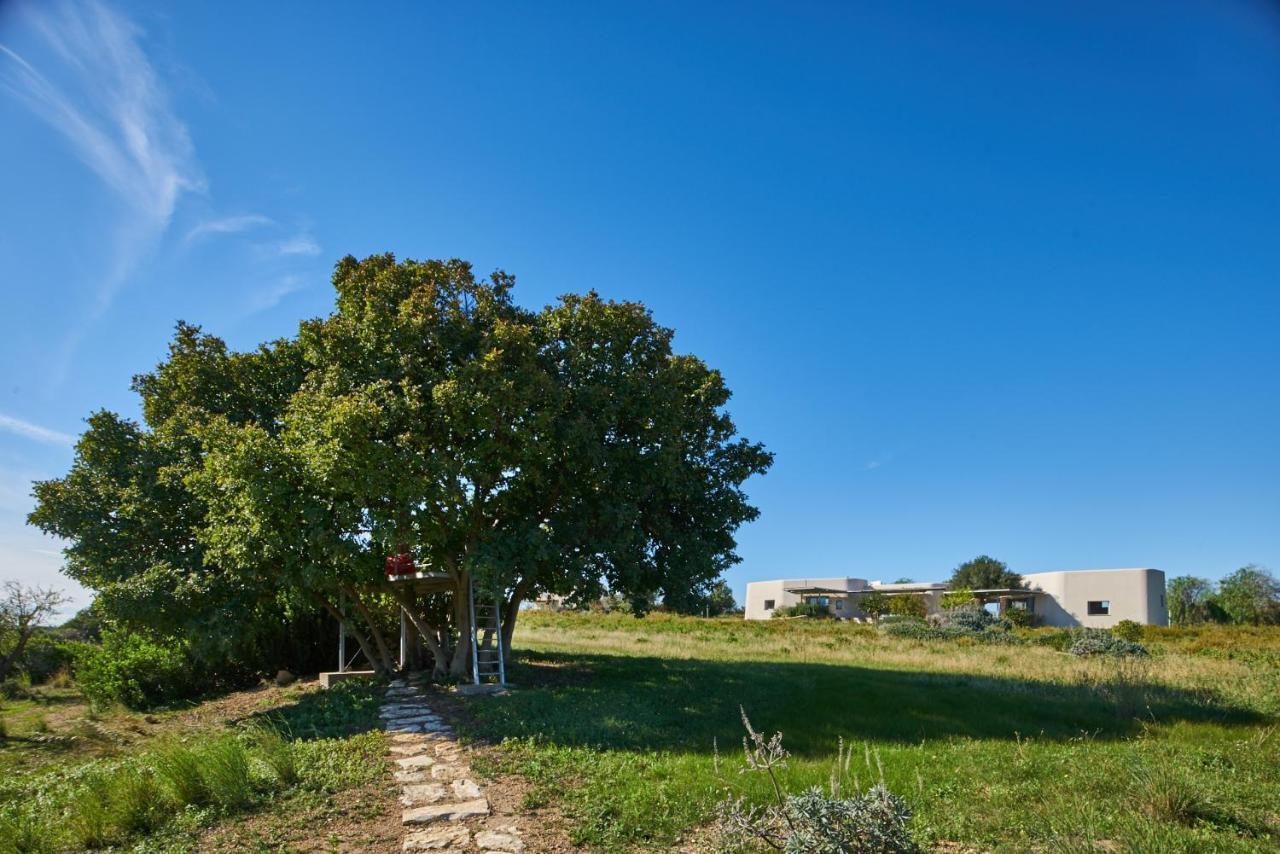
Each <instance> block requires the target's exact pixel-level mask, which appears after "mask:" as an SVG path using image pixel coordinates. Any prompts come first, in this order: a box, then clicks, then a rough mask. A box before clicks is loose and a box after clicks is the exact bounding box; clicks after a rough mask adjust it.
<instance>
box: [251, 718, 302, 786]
mask: <svg viewBox="0 0 1280 854" xmlns="http://www.w3.org/2000/svg"><path fill="white" fill-rule="evenodd" d="M250 738H251V740H252V742H253V745H254V747H255V748H257V754H258V758H259V759H261V760H262V762H263V763H264V764H265V765H266V766H267V767H268V768H270V769H271V773H273V774H274V775H275V777H276V779H277V780H279V781H280V783H281V784H282V785H285V786H292V785H293V784H294V783H296V782H298V757H297V754H296V753H295V752H294V749H293V745H292V744H290V743H289V741H288V739H286V738H285V737H284V735H283V734H282V733H281V726H279V725H277V724H275V723H272V722H271V721H263V722H261V723H259V724H257V725H256V726H255V727H254V728H253V730H252V731H251V733H250Z"/></svg>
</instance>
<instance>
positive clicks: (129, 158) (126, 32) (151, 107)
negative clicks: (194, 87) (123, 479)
mask: <svg viewBox="0 0 1280 854" xmlns="http://www.w3.org/2000/svg"><path fill="white" fill-rule="evenodd" d="M19 10H20V12H21V13H22V15H21V16H20V20H22V21H23V22H25V23H28V24H29V25H30V26H31V28H32V29H33V31H34V32H35V33H36V34H37V35H38V36H39V37H40V40H41V42H42V43H43V47H44V48H45V49H46V51H45V53H44V54H43V55H42V56H43V67H41V68H37V67H36V65H35V64H34V63H33V62H32V61H29V60H28V59H27V57H24V56H22V55H20V54H18V53H17V52H16V51H14V50H13V49H12V48H10V47H8V46H6V45H4V44H0V90H3V91H5V92H7V93H8V94H9V95H10V96H12V97H13V98H15V99H16V100H17V101H18V102H19V103H21V104H23V105H25V106H26V107H27V108H28V109H29V110H31V112H32V113H34V114H35V115H36V116H38V117H40V118H41V119H42V120H43V121H45V122H46V123H47V124H48V125H49V126H50V127H51V128H53V129H54V130H55V131H56V132H57V133H58V134H59V135H61V136H62V137H63V138H65V140H66V141H67V142H68V144H69V145H70V148H71V150H72V152H73V153H74V154H75V156H76V157H78V158H79V159H80V160H81V161H82V162H83V163H84V164H85V165H86V166H87V167H88V168H89V169H90V170H91V171H92V172H93V173H94V174H95V175H97V176H98V178H99V179H100V180H101V181H102V182H103V183H104V184H105V185H106V186H107V187H108V188H110V189H111V190H112V191H113V192H114V193H115V195H116V196H117V197H118V198H119V199H120V200H121V201H122V202H123V203H124V204H125V205H126V206H127V208H128V209H129V210H130V211H131V213H132V217H130V218H129V219H128V221H123V222H120V223H118V224H117V226H116V228H115V231H114V239H115V245H114V247H113V257H112V258H111V259H109V261H108V263H107V264H106V265H105V270H104V272H103V274H102V276H100V277H99V279H98V280H97V292H96V294H95V299H94V302H93V303H92V305H91V306H90V307H89V308H88V310H87V312H86V313H85V315H84V316H83V317H82V318H81V319H80V320H79V322H78V323H77V324H75V325H74V327H73V329H72V331H71V333H70V335H69V337H68V340H67V341H66V342H65V345H64V347H63V348H62V349H63V352H62V353H61V354H60V357H59V361H60V364H57V365H55V369H54V370H55V374H63V375H65V373H66V371H67V370H68V368H69V363H70V359H71V356H72V355H73V354H74V351H75V349H76V348H77V347H78V344H79V340H80V338H81V337H83V335H84V334H85V332H86V331H87V330H88V328H89V327H90V326H92V325H93V323H95V322H96V321H97V320H98V319H99V318H100V317H101V316H102V314H103V313H104V312H105V311H106V310H107V309H108V308H110V306H111V304H112V302H113V301H114V299H115V297H116V295H117V293H118V292H119V290H120V288H121V287H123V285H124V283H125V282H126V281H127V280H128V278H129V277H130V276H131V275H132V274H133V272H134V271H135V269H136V267H137V264H138V262H139V261H140V260H141V258H142V257H143V256H144V255H145V254H146V253H147V252H148V251H150V250H151V249H152V247H154V245H155V244H156V241H157V240H158V238H159V237H160V236H161V235H162V234H164V232H165V231H166V230H167V229H168V227H169V223H170V221H171V220H172V218H173V212H174V208H175V207H176V206H177V203H178V200H179V199H180V198H181V197H182V195H183V194H185V193H190V192H199V191H202V190H203V189H204V186H205V181H204V176H203V173H202V171H201V169H200V166H199V163H198V162H197V161H196V157H195V149H194V146H193V145H192V143H191V138H190V136H189V134H188V133H187V128H186V126H185V125H184V124H183V123H182V121H181V120H180V119H179V118H178V117H177V115H176V114H175V113H174V111H173V109H172V107H171V105H170V103H169V98H168V95H167V93H166V91H165V89H164V87H163V85H162V84H161V82H160V80H159V79H158V77H157V75H156V73H155V70H154V69H153V68H152V66H151V63H150V62H149V61H148V59H147V57H146V54H145V53H144V52H143V50H142V48H141V46H140V39H141V35H142V33H141V31H140V30H139V29H138V27H137V26H136V25H134V23H133V22H132V21H130V20H129V19H128V18H126V17H124V16H123V15H121V14H119V13H118V12H116V11H115V10H114V9H112V8H110V7H109V6H107V5H105V4H103V3H101V2H97V0H87V2H83V3H71V2H62V3H60V4H49V5H36V4H31V5H24V6H20V7H19ZM56 383H57V380H55V384H56Z"/></svg>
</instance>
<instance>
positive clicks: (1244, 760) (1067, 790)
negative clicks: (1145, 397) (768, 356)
mask: <svg viewBox="0 0 1280 854" xmlns="http://www.w3.org/2000/svg"><path fill="white" fill-rule="evenodd" d="M1145 642H1146V643H1147V644H1148V645H1149V646H1150V648H1151V649H1152V652H1153V655H1152V656H1151V657H1150V658H1149V659H1145V660H1141V661H1128V660H1125V661H1122V660H1116V659H1108V660H1097V659H1094V660H1079V659H1076V658H1074V657H1073V656H1070V655H1067V654H1065V653H1061V652H1058V651H1056V650H1054V649H1051V648H1048V647H1045V646H1039V645H1035V644H1034V643H1028V644H1027V645H1022V646H985V645H978V644H969V643H966V642H965V641H954V640H951V641H928V642H921V641H915V640H907V639H896V638H888V637H884V636H882V635H879V634H877V633H876V632H875V631H874V630H871V629H869V628H866V627H857V626H852V625H840V624H836V623H832V622H826V621H785V622H783V621H772V622H762V623H746V622H744V621H742V620H740V619H734V620H702V619H696V618H680V617H671V616H665V615H652V616H650V617H648V618H646V619H643V620H636V619H634V618H632V617H629V616H624V615H588V614H568V613H566V614H548V613H527V614H524V615H522V617H521V622H520V625H519V627H518V629H517V635H516V647H517V656H518V659H519V660H518V661H517V662H516V663H515V664H514V665H513V666H512V667H511V669H510V670H509V678H510V679H511V681H512V682H513V683H515V684H516V685H518V686H519V688H518V690H516V691H515V692H513V693H512V694H511V695H509V696H504V697H491V698H484V699H482V700H477V701H476V702H475V703H473V704H472V705H471V706H470V709H471V714H470V716H469V717H470V720H469V721H468V722H466V723H465V724H464V734H466V735H469V736H470V737H472V738H476V739H483V740H486V741H490V742H493V743H500V744H501V749H500V750H499V751H497V754H496V755H497V757H498V759H497V760H496V761H495V767H494V768H492V769H490V770H492V771H494V772H499V771H505V772H511V773H517V774H520V775H523V776H524V777H526V778H527V779H528V781H529V782H530V784H531V788H530V789H529V791H528V794H527V795H526V796H525V798H526V802H527V804H528V806H530V807H537V806H540V805H543V804H554V805H555V806H556V807H558V808H559V810H560V811H561V812H562V813H563V814H564V815H565V816H566V817H567V819H568V821H569V822H570V824H571V837H572V838H573V840H574V841H575V842H577V843H579V844H581V845H584V846H586V847H589V848H595V849H602V850H623V849H630V848H637V847H638V848H653V849H663V848H668V847H675V846H679V845H682V844H683V845H689V846H691V847H692V848H697V847H698V842H697V840H699V839H704V838H705V834H706V832H707V826H708V824H709V822H710V819H711V816H712V815H713V812H714V808H715V805H716V804H717V803H718V802H719V801H721V800H722V799H723V797H724V796H725V793H726V792H735V793H739V794H747V795H749V796H751V797H754V798H760V799H762V798H764V797H765V794H766V792H765V789H764V785H765V784H764V783H763V781H761V780H759V779H757V778H756V777H754V776H751V775H743V774H741V773H739V771H740V769H741V768H742V765H743V761H742V758H741V739H742V735H743V729H742V725H741V722H740V718H739V707H740V706H741V707H742V709H744V710H745V711H746V713H747V714H748V715H749V716H750V718H751V721H752V723H753V724H754V725H755V726H756V727H757V729H761V730H763V731H765V732H766V733H768V732H773V731H781V732H782V733H783V734H784V744H785V746H786V747H787V748H788V749H789V750H790V751H791V752H792V754H793V755H792V759H791V762H790V765H789V767H788V768H787V770H786V771H785V775H784V778H785V780H786V783H787V785H788V787H790V788H792V789H797V790H798V789H800V788H802V787H806V786H811V785H826V784H827V783H828V781H829V780H830V779H831V776H832V774H833V771H834V770H835V768H834V766H835V765H836V754H837V750H838V744H839V743H840V742H841V740H843V742H844V743H845V744H846V745H847V746H848V747H850V748H852V750H853V755H854V760H853V761H852V763H850V764H849V766H848V768H847V771H846V770H845V769H840V774H841V775H842V776H844V777H845V778H846V782H845V785H846V787H847V786H850V785H852V786H855V787H859V788H862V787H866V786H867V785H869V784H871V783H873V782H875V781H877V780H880V779H883V780H884V781H885V782H886V783H887V784H888V786H889V787H890V788H891V790H893V791H894V792H895V793H897V794H899V795H901V796H902V797H904V798H905V799H906V801H907V802H908V804H909V805H910V806H911V808H912V809H913V811H914V813H915V818H914V820H913V824H912V827H913V832H914V833H915V834H916V836H917V838H918V839H919V840H920V841H921V843H922V844H924V846H925V847H926V848H935V849H942V850H949V851H959V850H1000V851H1026V850H1045V851H1049V850H1053V851H1089V850H1121V851H1144V852H1147V851H1188V852H1191V851H1197V852H1199V851H1273V850H1276V849H1277V847H1278V845H1280V735H1278V734H1277V731H1276V723H1277V715H1280V631H1276V630H1265V629H1258V630H1249V629H1228V628H1210V629H1205V630H1199V631H1179V630H1163V631H1162V630H1149V632H1148V636H1147V638H1146V639H1145Z"/></svg>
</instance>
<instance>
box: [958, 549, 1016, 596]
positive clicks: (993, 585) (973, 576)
mask: <svg viewBox="0 0 1280 854" xmlns="http://www.w3.org/2000/svg"><path fill="white" fill-rule="evenodd" d="M1022 585H1023V582H1022V576H1021V575H1019V574H1018V573H1016V572H1013V571H1012V570H1010V569H1009V566H1008V565H1007V564H1006V563H1004V561H999V560H996V559H995V558H993V557H990V556H988V555H978V556H977V557H975V558H974V559H973V560H967V561H965V562H964V563H962V564H960V565H959V566H957V567H956V568H955V570H954V571H953V572H952V573H951V581H950V582H949V586H950V587H951V589H952V590H957V589H960V588H967V589H969V590H1003V589H1010V588H1019V587H1022Z"/></svg>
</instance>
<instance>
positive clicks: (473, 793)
mask: <svg viewBox="0 0 1280 854" xmlns="http://www.w3.org/2000/svg"><path fill="white" fill-rule="evenodd" d="M449 788H450V789H452V790H453V796H454V798H456V799H457V800H460V801H473V800H475V799H476V798H481V797H484V792H482V791H480V787H479V786H477V785H476V783H475V781H474V780H454V781H453V782H452V783H451V784H449Z"/></svg>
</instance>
